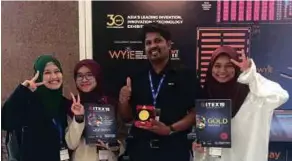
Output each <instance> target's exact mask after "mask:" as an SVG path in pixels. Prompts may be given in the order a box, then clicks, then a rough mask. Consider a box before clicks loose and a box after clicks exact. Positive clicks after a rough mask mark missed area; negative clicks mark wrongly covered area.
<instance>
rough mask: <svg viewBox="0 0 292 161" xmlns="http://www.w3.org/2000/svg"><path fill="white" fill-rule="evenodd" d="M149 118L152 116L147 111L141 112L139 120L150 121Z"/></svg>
mask: <svg viewBox="0 0 292 161" xmlns="http://www.w3.org/2000/svg"><path fill="white" fill-rule="evenodd" d="M149 116H150V114H149V112H148V111H147V110H141V111H140V112H139V119H140V120H141V121H145V120H148V119H149Z"/></svg>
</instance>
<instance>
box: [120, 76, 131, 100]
mask: <svg viewBox="0 0 292 161" xmlns="http://www.w3.org/2000/svg"><path fill="white" fill-rule="evenodd" d="M131 92H132V87H131V78H129V77H127V84H126V85H125V86H123V87H122V89H121V90H120V95H119V102H120V103H121V104H128V101H129V100H130V97H131Z"/></svg>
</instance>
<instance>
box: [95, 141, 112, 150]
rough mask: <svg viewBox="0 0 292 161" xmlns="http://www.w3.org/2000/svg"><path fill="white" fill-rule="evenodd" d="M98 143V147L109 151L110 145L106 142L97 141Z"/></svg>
mask: <svg viewBox="0 0 292 161" xmlns="http://www.w3.org/2000/svg"><path fill="white" fill-rule="evenodd" d="M97 142H98V143H97V144H96V145H97V146H99V147H101V148H105V149H107V150H109V145H108V143H107V144H106V143H104V142H103V141H101V140H97Z"/></svg>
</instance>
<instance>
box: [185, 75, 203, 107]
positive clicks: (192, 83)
mask: <svg viewBox="0 0 292 161" xmlns="http://www.w3.org/2000/svg"><path fill="white" fill-rule="evenodd" d="M186 75H187V84H188V96H189V100H190V103H189V106H188V107H189V109H188V110H190V109H192V108H194V107H195V101H196V100H197V99H203V98H204V97H205V96H204V91H203V89H202V86H201V83H200V80H199V78H198V76H197V73H196V72H195V71H193V70H187V74H186Z"/></svg>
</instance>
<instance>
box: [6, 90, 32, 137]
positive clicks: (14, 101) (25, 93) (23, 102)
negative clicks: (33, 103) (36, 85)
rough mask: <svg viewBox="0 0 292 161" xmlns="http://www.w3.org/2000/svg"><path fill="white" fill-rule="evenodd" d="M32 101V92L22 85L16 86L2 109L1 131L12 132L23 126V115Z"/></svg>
mask: <svg viewBox="0 0 292 161" xmlns="http://www.w3.org/2000/svg"><path fill="white" fill-rule="evenodd" d="M31 99H33V92H31V91H30V90H29V89H28V88H27V87H25V86H23V85H18V86H17V88H16V89H15V90H14V92H13V93H12V94H11V96H10V97H9V98H8V99H7V101H6V102H5V103H4V105H3V107H2V118H1V121H2V129H3V130H6V131H12V130H15V129H18V128H20V127H21V126H22V124H23V121H22V120H23V118H24V114H25V112H26V109H27V107H28V104H29V100H31Z"/></svg>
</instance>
